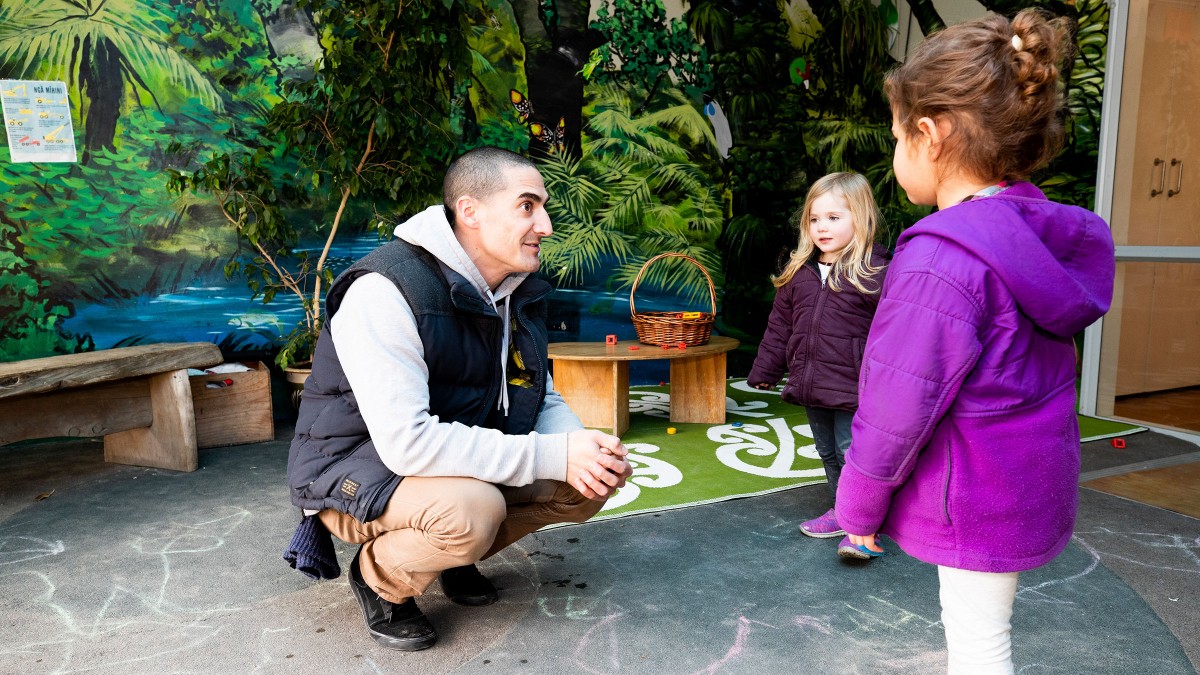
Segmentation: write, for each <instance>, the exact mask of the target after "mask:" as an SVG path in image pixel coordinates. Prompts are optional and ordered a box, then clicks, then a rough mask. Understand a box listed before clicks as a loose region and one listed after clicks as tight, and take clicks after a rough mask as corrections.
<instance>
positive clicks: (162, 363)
mask: <svg viewBox="0 0 1200 675" xmlns="http://www.w3.org/2000/svg"><path fill="white" fill-rule="evenodd" d="M220 362H221V351H220V350H219V349H217V346H216V345H214V344H211V343H207V342H184V343H166V344H154V345H140V346H136V347H119V348H116V349H104V350H100V351H94V352H86V353H83V354H68V355H65V356H50V357H47V358H42V359H28V360H25V361H13V362H10V363H0V446H3V445H8V444H9V443H14V442H16V441H21V440H25V439H29V438H50V437H56V436H70V437H91V436H103V437H104V459H105V461H109V462H119V463H121V464H135V465H138V466H152V467H157V468H161V469H173V470H176V471H195V470H196V467H197V466H198V464H199V460H198V458H197V453H196V418H195V414H194V410H193V407H192V390H191V386H190V385H189V382H188V373H187V371H188V368H207V367H209V366H214V365H216V364H218V363H220Z"/></svg>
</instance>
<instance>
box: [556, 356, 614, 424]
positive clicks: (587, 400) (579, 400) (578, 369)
mask: <svg viewBox="0 0 1200 675" xmlns="http://www.w3.org/2000/svg"><path fill="white" fill-rule="evenodd" d="M554 388H555V389H556V390H557V391H558V392H559V393H560V394H562V396H563V398H564V399H566V401H567V405H569V406H571V410H572V411H573V412H574V413H575V414H576V415H577V416H578V417H579V419H580V421H582V422H583V426H585V427H591V428H594V429H610V430H611V431H612V433H613V434H614V435H617V436H620V435H621V434H623V433H625V431H626V430H627V429H628V428H629V363H628V362H627V361H567V360H563V359H559V360H556V361H555V362H554Z"/></svg>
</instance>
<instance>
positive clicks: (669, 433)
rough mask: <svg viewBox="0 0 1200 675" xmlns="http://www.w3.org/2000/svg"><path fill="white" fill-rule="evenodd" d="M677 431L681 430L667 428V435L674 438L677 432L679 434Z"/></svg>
mask: <svg viewBox="0 0 1200 675" xmlns="http://www.w3.org/2000/svg"><path fill="white" fill-rule="evenodd" d="M677 431H679V430H678V429H676V428H675V427H667V435H669V436H674V435H675V432H677Z"/></svg>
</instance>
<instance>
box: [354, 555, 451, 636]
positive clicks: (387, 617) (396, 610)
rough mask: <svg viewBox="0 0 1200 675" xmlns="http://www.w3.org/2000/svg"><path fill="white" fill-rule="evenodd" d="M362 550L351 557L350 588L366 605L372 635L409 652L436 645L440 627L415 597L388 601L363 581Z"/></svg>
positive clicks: (363, 605) (363, 609)
mask: <svg viewBox="0 0 1200 675" xmlns="http://www.w3.org/2000/svg"><path fill="white" fill-rule="evenodd" d="M361 553H362V549H359V553H356V554H354V560H351V561H350V575H349V576H350V592H351V593H353V594H354V598H355V599H356V600H358V606H359V607H361V608H362V611H363V618H365V619H366V620H367V631H368V632H369V633H370V634H371V637H372V638H374V639H375V641H376V642H378V643H379V644H381V645H383V646H384V647H387V648H389V649H399V650H401V651H405V652H415V651H420V650H422V649H428V648H429V647H432V646H433V644H434V643H435V642H437V631H435V630H434V629H433V624H431V623H429V619H427V618H425V615H424V614H423V613H422V612H421V609H420V608H419V607H417V603H416V602H415V601H413V599H412V598H409V599H408V600H407V601H405V602H404V603H402V604H399V605H397V604H396V603H394V602H388V601H387V600H384V599H383V598H381V597H379V594H378V593H376V592H375V591H374V590H372V589H371V587H370V586H368V585H367V584H366V582H365V581H363V578H362V572H360V571H359V569H358V556H359V554H361Z"/></svg>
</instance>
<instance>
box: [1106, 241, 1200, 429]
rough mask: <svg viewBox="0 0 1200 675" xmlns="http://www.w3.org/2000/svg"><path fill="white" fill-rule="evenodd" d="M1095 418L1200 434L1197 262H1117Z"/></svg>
mask: <svg viewBox="0 0 1200 675" xmlns="http://www.w3.org/2000/svg"><path fill="white" fill-rule="evenodd" d="M1098 390H1099V397H1098V400H1097V406H1096V412H1097V413H1098V414H1099V415H1101V416H1103V417H1116V418H1121V419H1127V420H1131V421H1135V422H1139V423H1143V424H1150V425H1153V426H1162V427H1173V428H1176V429H1181V430H1186V431H1192V432H1196V431H1200V263H1166V262H1118V263H1117V277H1116V289H1115V292H1114V294H1113V306H1112V309H1111V310H1109V313H1108V315H1107V316H1106V317H1105V319H1104V334H1103V337H1102V341H1101V347H1100V380H1099V387H1098Z"/></svg>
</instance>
